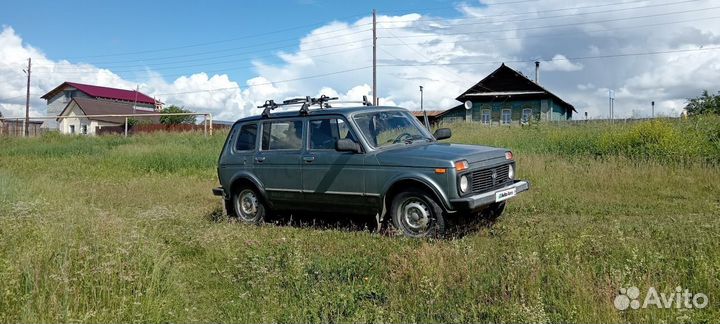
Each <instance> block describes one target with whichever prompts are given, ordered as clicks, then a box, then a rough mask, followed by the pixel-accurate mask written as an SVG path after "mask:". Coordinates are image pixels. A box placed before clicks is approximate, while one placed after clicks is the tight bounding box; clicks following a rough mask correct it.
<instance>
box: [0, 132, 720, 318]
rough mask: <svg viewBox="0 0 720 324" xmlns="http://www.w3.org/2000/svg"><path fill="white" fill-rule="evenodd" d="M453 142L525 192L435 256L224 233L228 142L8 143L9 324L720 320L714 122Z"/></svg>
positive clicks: (425, 244)
mask: <svg viewBox="0 0 720 324" xmlns="http://www.w3.org/2000/svg"><path fill="white" fill-rule="evenodd" d="M451 127H452V128H453V131H454V137H453V139H452V140H451V141H452V142H462V143H475V144H491V145H499V146H505V147H509V148H511V149H513V150H514V152H515V155H516V158H517V160H518V162H517V163H518V166H519V170H518V172H519V177H521V178H525V179H529V180H530V181H531V182H532V184H533V187H532V189H531V191H530V192H528V193H526V194H523V195H521V196H520V197H518V198H516V199H514V200H512V201H511V203H510V204H509V206H508V209H507V210H506V213H505V214H504V215H503V216H502V217H501V218H500V219H499V220H498V221H497V222H496V223H494V224H479V225H478V226H477V228H475V229H474V230H472V231H470V232H469V233H468V234H467V235H464V236H462V237H459V238H455V239H448V240H439V241H435V240H412V239H405V238H402V237H389V236H383V235H379V234H376V233H373V232H371V231H368V230H362V229H353V228H347V227H342V226H341V227H336V228H332V227H331V228H330V229H327V228H326V227H323V228H319V227H318V226H311V225H307V226H297V225H294V226H288V225H283V224H267V225H264V226H260V227H258V226H250V225H244V224H239V223H236V222H234V221H230V220H228V219H225V218H224V217H222V215H221V210H222V209H221V203H220V200H219V199H217V198H216V197H213V196H212V195H211V192H210V189H211V188H212V187H214V186H216V185H217V179H216V175H215V162H216V159H217V154H218V151H219V150H220V147H221V146H222V142H223V140H224V134H218V135H216V136H214V137H211V138H204V137H202V136H201V135H194V134H184V135H177V134H157V135H151V136H150V135H149V136H136V137H132V138H128V139H124V138H121V137H103V138H83V137H62V136H46V137H43V138H36V139H8V138H0V322H478V321H483V322H487V321H490V322H545V323H548V322H717V321H718V318H720V310H718V306H719V304H718V298H720V219H719V216H720V184H719V182H718V180H719V179H720V168H718V161H720V120H719V119H713V118H705V119H695V120H690V121H681V122H668V121H657V122H646V123H639V124H628V125H615V126H611V125H600V124H597V125H595V124H593V125H574V126H571V125H568V126H554V125H535V126H532V127H526V128H522V129H521V128H512V129H505V128H502V129H501V128H493V129H487V128H482V127H469V126H467V125H452V126H451ZM629 286H637V287H639V288H640V290H641V291H642V292H645V291H646V290H647V289H648V288H649V287H655V288H657V289H658V290H659V291H663V292H671V291H672V290H673V289H674V288H675V287H677V286H682V287H683V288H687V289H689V290H690V291H691V292H695V293H704V294H706V295H707V296H708V297H709V304H708V306H707V307H705V308H704V309H675V308H673V309H657V308H648V309H639V310H627V311H622V312H621V311H618V310H616V309H615V308H614V306H613V300H614V298H615V297H616V295H617V293H618V290H619V289H620V288H622V287H629ZM643 295H644V293H643Z"/></svg>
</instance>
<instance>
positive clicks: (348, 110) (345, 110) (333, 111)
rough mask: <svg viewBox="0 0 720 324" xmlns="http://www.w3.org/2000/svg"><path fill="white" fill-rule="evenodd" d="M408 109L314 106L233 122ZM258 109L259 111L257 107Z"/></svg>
mask: <svg viewBox="0 0 720 324" xmlns="http://www.w3.org/2000/svg"><path fill="white" fill-rule="evenodd" d="M379 110H382V111H408V110H407V109H405V108H401V107H392V106H357V107H338V108H323V109H320V108H316V109H310V112H309V113H308V114H307V115H303V114H301V113H300V110H299V108H298V110H291V111H281V112H276V113H273V112H271V113H270V115H269V116H268V117H264V116H262V114H258V115H255V116H250V117H245V118H241V119H238V120H237V121H236V122H235V123H236V124H237V123H242V122H248V121H256V120H273V119H278V118H289V117H313V116H327V115H343V116H348V115H350V114H354V113H362V112H375V111H379ZM258 111H260V110H259V109H258Z"/></svg>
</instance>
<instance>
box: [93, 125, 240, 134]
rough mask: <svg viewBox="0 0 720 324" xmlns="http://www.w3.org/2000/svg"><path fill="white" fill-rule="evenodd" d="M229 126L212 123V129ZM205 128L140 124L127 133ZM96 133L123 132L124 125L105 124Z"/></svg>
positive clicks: (200, 130)
mask: <svg viewBox="0 0 720 324" xmlns="http://www.w3.org/2000/svg"><path fill="white" fill-rule="evenodd" d="M229 127H230V126H228V125H224V124H213V129H214V130H219V129H227V128H229ZM204 130H205V126H204V125H191V124H180V125H163V124H140V125H134V126H130V127H129V128H128V134H147V133H156V132H171V133H185V132H203V131H204ZM97 134H98V135H109V134H121V135H122V134H125V126H109V127H108V126H105V127H103V128H99V129H98V130H97Z"/></svg>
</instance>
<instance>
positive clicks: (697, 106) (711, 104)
mask: <svg viewBox="0 0 720 324" xmlns="http://www.w3.org/2000/svg"><path fill="white" fill-rule="evenodd" d="M685 110H687V112H688V115H703V114H715V115H720V94H710V93H708V91H707V90H703V93H702V95H700V96H699V97H697V98H692V99H688V104H687V106H685Z"/></svg>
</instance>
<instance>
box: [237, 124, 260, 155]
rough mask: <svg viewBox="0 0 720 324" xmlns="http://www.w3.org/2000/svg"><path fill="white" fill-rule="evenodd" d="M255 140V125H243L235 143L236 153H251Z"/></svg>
mask: <svg viewBox="0 0 720 324" xmlns="http://www.w3.org/2000/svg"><path fill="white" fill-rule="evenodd" d="M256 138H257V124H245V125H243V126H242V127H241V128H240V133H239V134H238V137H237V141H235V150H236V151H252V150H255V142H256V141H255V139H256Z"/></svg>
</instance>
